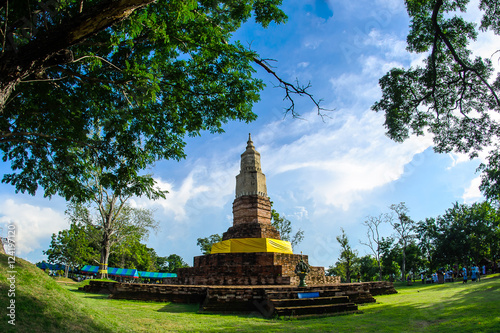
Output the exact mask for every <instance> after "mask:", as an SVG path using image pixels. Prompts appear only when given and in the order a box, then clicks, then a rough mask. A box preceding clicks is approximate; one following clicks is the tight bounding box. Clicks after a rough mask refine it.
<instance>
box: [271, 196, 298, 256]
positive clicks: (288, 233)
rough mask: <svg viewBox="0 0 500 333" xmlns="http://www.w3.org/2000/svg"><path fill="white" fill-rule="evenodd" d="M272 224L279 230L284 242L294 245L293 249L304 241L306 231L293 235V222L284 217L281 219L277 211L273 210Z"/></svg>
mask: <svg viewBox="0 0 500 333" xmlns="http://www.w3.org/2000/svg"><path fill="white" fill-rule="evenodd" d="M271 205H272V202H271ZM271 224H272V225H273V226H274V227H275V228H276V230H278V232H279V233H280V236H281V239H282V240H284V241H287V242H290V243H291V244H292V248H293V247H295V246H297V245H299V243H300V242H302V240H303V239H304V231H303V230H301V229H299V230H298V231H297V232H296V233H295V234H293V235H292V222H291V221H290V220H289V219H287V218H286V217H284V216H283V217H281V216H280V214H279V213H278V212H277V211H276V210H275V209H271Z"/></svg>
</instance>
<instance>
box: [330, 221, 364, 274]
mask: <svg viewBox="0 0 500 333" xmlns="http://www.w3.org/2000/svg"><path fill="white" fill-rule="evenodd" d="M340 231H341V232H342V234H341V235H339V236H337V237H336V239H337V242H339V245H340V256H339V260H338V261H337V262H336V263H335V266H336V268H335V269H336V271H337V273H338V274H339V275H341V276H342V277H343V278H344V279H345V282H347V283H351V277H352V276H353V275H354V273H355V272H356V271H357V270H359V257H358V251H356V250H354V249H353V248H352V247H351V245H350V244H349V238H348V237H347V235H346V233H345V231H344V229H343V228H340Z"/></svg>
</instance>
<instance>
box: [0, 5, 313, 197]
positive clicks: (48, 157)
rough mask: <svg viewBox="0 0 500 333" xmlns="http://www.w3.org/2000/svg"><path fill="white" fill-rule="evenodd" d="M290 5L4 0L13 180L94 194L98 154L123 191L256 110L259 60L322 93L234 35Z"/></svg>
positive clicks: (7, 138)
mask: <svg viewBox="0 0 500 333" xmlns="http://www.w3.org/2000/svg"><path fill="white" fill-rule="evenodd" d="M280 4H281V0H245V1H227V0H222V1H193V0H187V1H186V0H157V1H153V0H41V1H31V0H15V1H13V0H1V1H0V30H1V34H0V115H1V117H0V149H1V151H2V152H3V161H4V162H8V161H10V163H11V168H12V171H13V172H12V173H11V174H6V175H4V178H3V182H6V183H10V184H12V185H14V186H15V188H16V190H17V191H22V192H28V193H30V194H34V193H35V192H36V191H37V189H38V187H42V188H43V189H44V193H45V195H46V196H51V195H54V194H60V195H62V196H64V197H66V198H67V199H70V198H73V197H75V196H77V197H81V198H80V199H81V200H85V199H86V196H87V195H88V193H80V192H78V189H79V184H80V183H81V182H82V181H85V179H86V178H88V177H89V174H88V172H87V171H88V168H89V165H98V166H99V167H100V168H102V169H103V170H104V176H103V181H104V182H105V183H104V184H103V185H104V186H105V187H109V188H111V189H113V190H116V188H115V187H116V186H115V184H117V183H119V182H120V181H123V180H127V181H128V180H129V179H131V178H134V177H137V175H138V174H139V172H140V170H143V169H144V168H146V166H148V165H149V164H151V163H153V162H154V161H156V160H158V159H181V158H183V157H184V150H183V148H184V145H185V143H184V141H183V139H184V137H185V136H186V135H189V136H196V135H200V133H201V132H202V131H208V132H211V133H220V132H223V129H222V126H223V124H224V123H226V122H228V121H230V120H240V121H245V122H249V121H252V120H254V119H256V117H257V116H256V114H254V113H253V112H252V105H253V104H254V103H255V102H256V101H258V100H259V91H260V90H262V89H263V87H264V84H263V82H262V81H261V80H259V79H256V78H254V77H253V74H254V69H253V67H252V65H255V64H257V65H258V66H261V67H264V69H266V70H267V71H268V72H269V73H271V74H272V75H274V76H275V77H276V78H277V79H278V81H279V84H280V85H281V86H282V87H283V88H285V91H286V97H287V98H289V97H290V96H291V95H292V94H294V93H295V94H299V95H301V94H302V95H307V96H309V97H311V98H312V96H311V95H309V94H308V93H307V92H305V89H307V87H305V88H303V89H301V88H300V87H297V86H293V85H290V84H288V83H287V82H285V81H283V80H281V79H279V77H278V76H277V75H276V73H274V71H273V70H271V68H270V67H268V66H267V65H266V62H265V61H264V60H262V59H260V57H259V56H258V55H257V54H256V53H255V52H253V51H252V50H250V49H248V48H247V47H244V46H243V45H242V44H241V43H240V42H238V41H235V40H233V39H232V34H233V33H234V32H235V31H236V30H237V29H238V28H239V27H240V26H241V25H242V24H243V23H244V22H246V21H247V20H249V19H250V18H253V19H255V21H256V22H258V23H259V24H260V25H262V26H263V27H267V26H268V25H269V24H270V23H271V22H275V23H283V22H284V21H285V20H286V15H285V14H284V13H283V12H282V11H281V9H279V7H278V6H279V5H280ZM289 99H290V98H289ZM290 101H291V102H292V108H293V100H291V99H290ZM313 101H314V99H313ZM292 113H293V109H292ZM148 186H149V187H151V184H149V185H148ZM148 186H145V187H144V188H148ZM143 190H144V189H141V188H138V191H137V192H138V193H137V195H141V194H142V192H143Z"/></svg>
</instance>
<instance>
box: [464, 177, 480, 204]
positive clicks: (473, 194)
mask: <svg viewBox="0 0 500 333" xmlns="http://www.w3.org/2000/svg"><path fill="white" fill-rule="evenodd" d="M479 185H481V177H476V178H474V179H472V180H471V182H470V185H469V187H467V188H466V189H465V191H464V194H463V196H462V199H463V200H464V202H465V203H474V202H476V201H478V200H480V199H481V198H482V197H483V196H482V194H481V191H480V190H479Z"/></svg>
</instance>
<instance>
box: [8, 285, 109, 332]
mask: <svg viewBox="0 0 500 333" xmlns="http://www.w3.org/2000/svg"><path fill="white" fill-rule="evenodd" d="M0 293H1V294H2V295H7V289H6V286H5V285H3V284H2V285H1V286H0ZM2 303H3V302H2ZM55 303H56V302H55V301H54V300H52V301H50V302H48V301H44V300H42V299H41V297H35V296H31V295H27V294H25V293H23V292H22V291H20V290H19V289H18V290H16V295H15V305H16V308H15V326H12V325H10V324H8V323H7V320H2V321H1V322H0V331H1V332H30V333H36V332H44V333H45V332H83V331H85V332H103V333H108V332H109V333H111V332H113V330H111V329H110V328H108V327H105V326H104V325H103V324H101V323H98V322H96V321H94V320H93V319H92V318H91V316H90V315H89V314H87V313H85V312H84V311H83V310H82V311H76V312H75V311H74V309H72V308H69V306H67V305H66V306H64V305H61V304H64V302H63V301H62V302H60V303H58V304H56V305H54V304H55ZM57 305H59V306H57Z"/></svg>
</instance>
